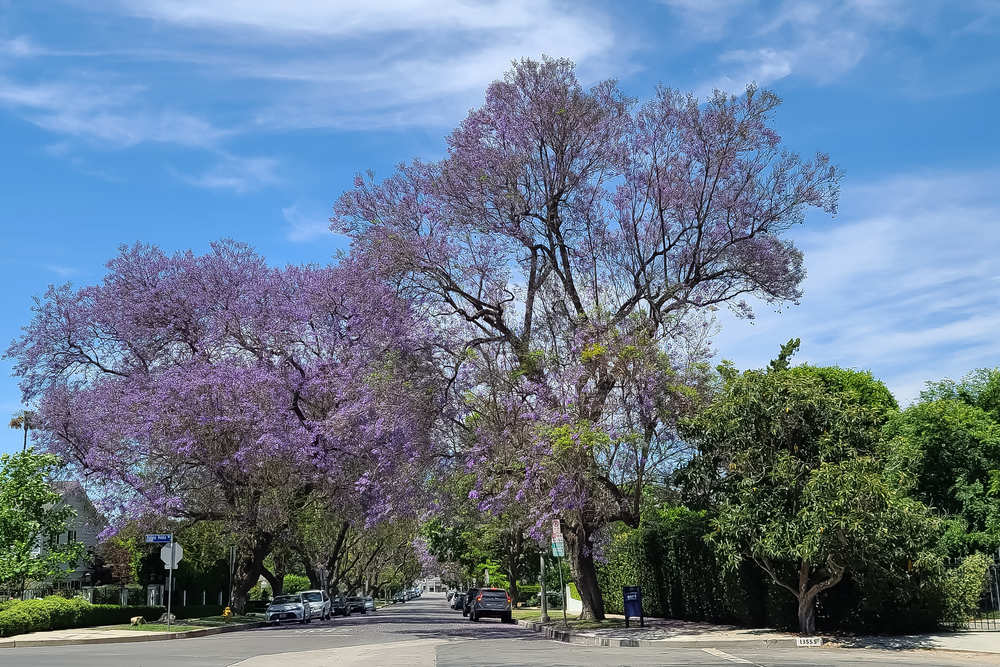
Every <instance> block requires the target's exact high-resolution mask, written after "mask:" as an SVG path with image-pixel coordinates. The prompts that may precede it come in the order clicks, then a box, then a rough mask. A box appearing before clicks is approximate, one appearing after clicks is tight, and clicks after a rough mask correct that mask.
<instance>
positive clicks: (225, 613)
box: [222, 607, 233, 621]
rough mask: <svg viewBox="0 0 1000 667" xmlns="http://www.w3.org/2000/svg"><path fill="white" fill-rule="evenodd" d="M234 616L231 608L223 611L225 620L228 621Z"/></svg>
mask: <svg viewBox="0 0 1000 667" xmlns="http://www.w3.org/2000/svg"><path fill="white" fill-rule="evenodd" d="M232 615H233V610H232V609H230V608H229V607H226V608H225V609H223V610H222V617H223V618H225V619H226V620H227V621H228V620H229V618H230V617H231V616H232Z"/></svg>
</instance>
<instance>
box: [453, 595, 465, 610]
mask: <svg viewBox="0 0 1000 667" xmlns="http://www.w3.org/2000/svg"><path fill="white" fill-rule="evenodd" d="M464 607H465V593H462V592H459V591H456V592H455V595H453V596H452V598H451V608H452V609H454V610H455V611H458V610H459V609H462V608H464Z"/></svg>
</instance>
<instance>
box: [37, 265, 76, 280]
mask: <svg viewBox="0 0 1000 667" xmlns="http://www.w3.org/2000/svg"><path fill="white" fill-rule="evenodd" d="M42 268H44V269H45V270H46V271H51V272H52V273H54V274H56V275H57V276H59V277H60V278H69V277H70V276H72V275H75V274H76V272H77V270H76V269H75V268H73V267H72V266H64V265H62V264H45V265H44V266H43V267H42Z"/></svg>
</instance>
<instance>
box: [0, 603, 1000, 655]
mask: <svg viewBox="0 0 1000 667" xmlns="http://www.w3.org/2000/svg"><path fill="white" fill-rule="evenodd" d="M998 639H1000V637H998ZM861 663H868V664H878V665H949V666H950V665H956V666H957V665H962V666H969V665H981V664H990V661H989V658H988V656H983V655H982V654H962V653H945V652H940V651H935V652H931V651H919V650H917V651H873V650H867V649H830V648H819V649H758V648H750V649H745V650H744V649H740V650H736V649H732V648H727V649H725V650H724V651H722V650H718V649H715V648H713V647H707V648H706V649H699V648H674V649H669V650H663V649H659V648H610V647H608V648H603V647H587V646H577V645H572V644H564V643H560V642H555V641H550V640H546V639H542V638H540V637H539V636H538V635H537V634H536V633H533V632H529V631H527V630H525V629H523V628H520V627H518V626H516V625H504V624H501V623H499V622H498V621H495V620H493V619H484V620H483V621H481V622H479V623H472V622H470V621H467V620H465V619H464V618H463V617H462V615H461V613H459V612H457V611H452V610H451V609H449V608H448V607H447V604H446V603H445V601H444V599H443V597H441V596H435V597H430V596H425V597H424V598H421V599H419V600H412V601H410V602H407V603H405V604H399V605H394V606H393V607H389V608H386V609H381V610H379V611H378V612H377V613H375V614H369V615H367V616H361V615H354V616H352V617H350V618H346V619H344V618H337V619H334V620H333V621H327V622H313V623H311V624H309V625H306V626H299V625H284V626H281V627H278V628H260V629H257V630H247V631H244V632H234V633H228V634H222V635H214V636H210V637H199V638H195V639H179V640H174V641H165V642H148V643H134V644H103V645H89V646H59V647H51V648H36V647H25V648H13V649H7V648H0V665H2V666H3V667H8V666H10V667H21V666H24V667H42V666H44V667H65V666H68V665H72V666H74V667H75V666H79V667H222V666H229V665H238V666H239V667H277V666H280V665H295V666H296V667H320V666H323V665H330V666H333V665H337V666H338V667H353V666H354V665H375V666H379V667H383V666H384V667H392V666H396V665H398V666H406V667H424V666H427V667H433V666H440V667H458V666H459V665H461V666H462V667H466V666H478V665H504V666H508V665H553V666H562V665H587V666H588V667H609V666H617V665H630V666H633V665H634V666H642V667H645V666H650V665H733V664H751V665H856V664H861ZM992 664H1000V656H998V659H997V660H995V661H992Z"/></svg>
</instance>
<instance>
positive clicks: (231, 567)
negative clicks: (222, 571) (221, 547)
mask: <svg viewBox="0 0 1000 667" xmlns="http://www.w3.org/2000/svg"><path fill="white" fill-rule="evenodd" d="M235 568H236V546H235V545H234V546H231V547H229V605H228V606H229V608H230V609H232V607H233V570H234V569H235Z"/></svg>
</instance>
